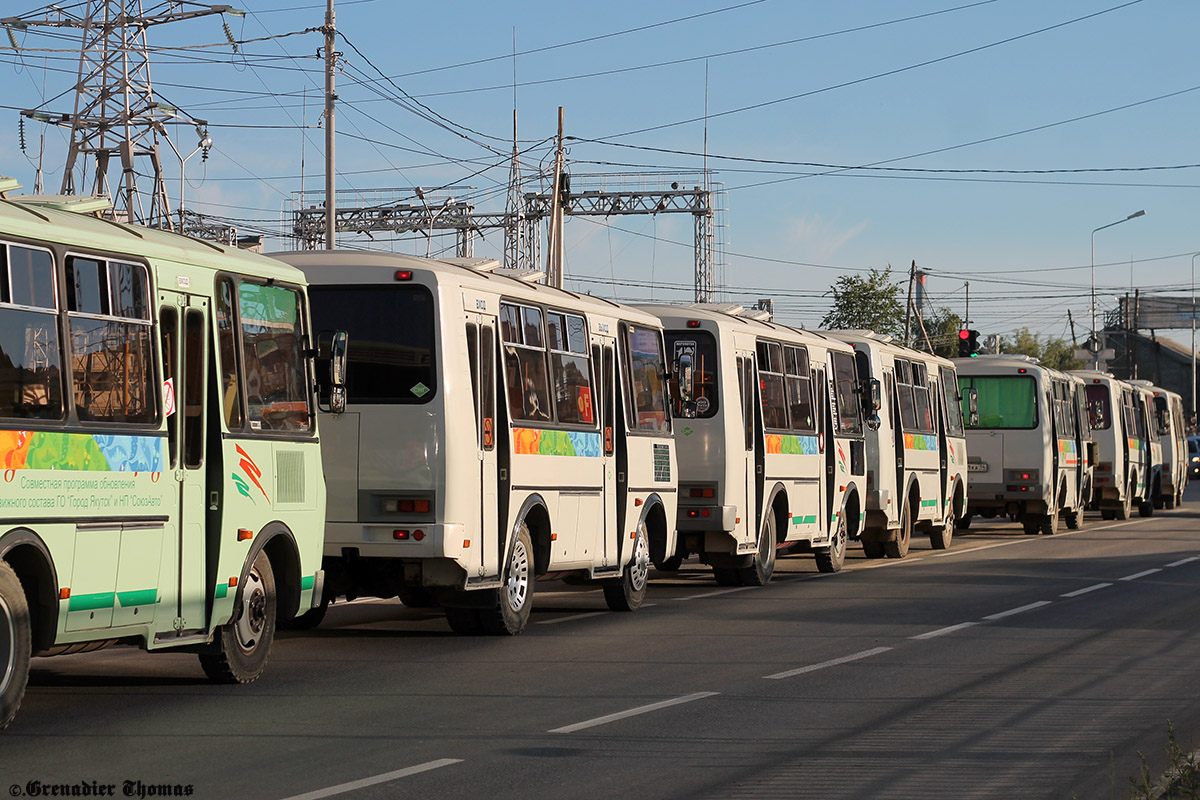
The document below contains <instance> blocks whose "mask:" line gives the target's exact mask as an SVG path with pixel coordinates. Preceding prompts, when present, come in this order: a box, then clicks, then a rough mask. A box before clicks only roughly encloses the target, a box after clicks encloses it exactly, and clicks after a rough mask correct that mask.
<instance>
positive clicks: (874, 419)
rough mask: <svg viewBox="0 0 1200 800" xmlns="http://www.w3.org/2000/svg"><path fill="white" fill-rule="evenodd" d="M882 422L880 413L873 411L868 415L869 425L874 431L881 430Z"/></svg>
mask: <svg viewBox="0 0 1200 800" xmlns="http://www.w3.org/2000/svg"><path fill="white" fill-rule="evenodd" d="M882 424H883V421H882V420H881V419H879V415H878V414H875V413H872V414H871V415H870V416H869V417H867V427H868V428H870V429H871V430H873V431H877V430H879V426H880V425H882Z"/></svg>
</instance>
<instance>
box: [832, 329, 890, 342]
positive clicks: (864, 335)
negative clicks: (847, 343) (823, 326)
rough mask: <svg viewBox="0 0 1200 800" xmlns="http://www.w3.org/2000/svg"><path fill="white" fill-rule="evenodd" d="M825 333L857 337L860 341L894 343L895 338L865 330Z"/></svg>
mask: <svg viewBox="0 0 1200 800" xmlns="http://www.w3.org/2000/svg"><path fill="white" fill-rule="evenodd" d="M827 333H844V334H846V335H848V336H857V337H859V338H860V339H872V340H874V341H876V342H884V343H887V342H894V341H896V337H894V336H892V335H891V334H890V333H879V332H877V331H872V330H867V329H865V328H861V329H860V328H844V329H841V330H832V331H827Z"/></svg>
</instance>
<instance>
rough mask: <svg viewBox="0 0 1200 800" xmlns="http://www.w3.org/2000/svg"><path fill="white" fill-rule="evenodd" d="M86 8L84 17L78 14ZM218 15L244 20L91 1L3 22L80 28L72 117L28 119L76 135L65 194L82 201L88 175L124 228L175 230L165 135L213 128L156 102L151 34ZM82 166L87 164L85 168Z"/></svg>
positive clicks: (213, 9) (176, 5)
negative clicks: (143, 166) (143, 183)
mask: <svg viewBox="0 0 1200 800" xmlns="http://www.w3.org/2000/svg"><path fill="white" fill-rule="evenodd" d="M79 9H82V11H79ZM214 14H230V15H233V16H244V14H245V12H243V11H240V10H238V9H235V8H233V7H232V6H227V5H211V4H207V3H196V2H188V1H187V0H164V2H160V3H158V4H157V5H156V6H154V7H153V8H152V9H151V10H150V11H149V12H147V11H146V10H145V9H144V8H143V3H142V0H84V2H80V3H76V4H74V5H71V6H65V5H52V6H47V7H46V8H45V9H42V10H39V11H37V12H33V13H32V14H30V15H27V16H23V17H7V18H4V19H0V24H3V25H4V26H5V27H6V28H9V29H18V30H25V29H28V28H33V27H45V28H78V29H80V30H81V31H82V42H81V46H80V53H79V79H78V82H77V83H76V84H75V110H74V111H73V113H70V114H65V113H59V114H54V113H49V112H46V111H44V110H41V109H34V110H26V111H22V112H21V113H22V114H23V115H24V116H26V117H29V118H31V119H35V120H38V121H40V122H45V123H50V124H54V125H58V126H61V127H64V128H69V129H70V130H71V139H70V144H69V145H68V149H67V160H66V168H65V169H64V170H63V182H62V193H63V194H77V193H78V192H79V187H77V185H76V169H77V167H79V168H80V172H81V173H82V174H83V175H88V174H89V169H88V167H87V159H88V158H91V159H92V167H91V169H90V177H89V178H86V179H85V180H84V181H82V182H81V183H84V184H90V186H88V188H87V192H88V193H90V194H94V195H98V196H106V197H108V198H109V199H110V200H111V201H112V204H113V216H114V217H115V218H116V219H118V220H121V221H128V222H137V223H140V224H143V225H148V226H155V227H167V228H172V229H173V228H174V223H173V222H172V220H171V212H170V207H169V204H168V200H167V190H166V182H165V180H164V176H163V170H162V161H161V157H160V151H159V136H160V135H161V136H163V137H166V135H167V129H166V126H167V125H169V124H185V125H188V126H189V127H201V126H204V125H206V124H207V123H205V122H204V121H203V120H196V119H192V118H191V117H190V116H189V115H187V114H185V113H183V112H181V111H180V110H179V109H177V108H175V107H174V106H171V105H169V104H167V103H163V102H160V101H158V100H157V99H155V96H154V90H153V87H152V85H151V82H150V57H149V48H148V46H147V43H146V31H147V29H149V28H151V27H154V26H157V25H162V24H165V23H168V22H179V21H181V20H186V19H195V18H197V17H207V16H211V15H214ZM139 159H141V160H148V161H149V162H150V169H149V171H148V172H149V174H150V176H151V178H150V182H151V186H150V187H149V190H148V191H142V190H140V189H139V187H138V180H137V177H138V171H137V168H136V163H137V161H138V160H139ZM81 162H82V165H81ZM112 162H115V163H118V164H120V169H121V178H120V180H119V181H117V182H116V183H115V185H114V183H113V182H111V181H110V180H109V178H108V171H109V167H110V164H111V163H112Z"/></svg>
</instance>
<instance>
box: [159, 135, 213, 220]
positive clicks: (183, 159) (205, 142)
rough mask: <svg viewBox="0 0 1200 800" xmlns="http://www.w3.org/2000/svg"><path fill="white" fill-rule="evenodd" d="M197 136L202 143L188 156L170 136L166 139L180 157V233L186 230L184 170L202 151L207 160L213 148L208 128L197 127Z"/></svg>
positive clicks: (185, 183) (198, 143)
mask: <svg viewBox="0 0 1200 800" xmlns="http://www.w3.org/2000/svg"><path fill="white" fill-rule="evenodd" d="M196 135H197V136H198V137H200V141H199V142H197V144H196V149H195V150H193V151H192V152H190V153H188V154H187V155H186V156H185V155H182V154H181V153H180V152H179V150H178V149H177V148H176V147H175V143H174V142H172V141H171V137H169V136H168V137H165V138H166V140H167V144H169V145H170V146H171V149H172V150H174V151H175V155H176V156H178V157H179V232H180V233H183V232H184V230H183V190H184V187H185V186H186V185H187V182H186V180H185V179H184V168H185V167H186V166H187V162H188V159H189V158H191V157H192V156H194V155H196V153H199V152H200V151H201V150H203V151H204V158H206V159H207V158H208V150H209V148H211V147H212V146H213V140H212V137H211V136H209V135H208V129H207V128H201V127H199V126H197V128H196ZM169 217H170V215H169V214H168V218H169Z"/></svg>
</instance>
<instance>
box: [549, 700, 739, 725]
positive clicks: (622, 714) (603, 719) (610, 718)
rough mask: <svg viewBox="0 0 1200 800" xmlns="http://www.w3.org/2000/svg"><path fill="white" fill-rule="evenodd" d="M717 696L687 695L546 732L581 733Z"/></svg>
mask: <svg viewBox="0 0 1200 800" xmlns="http://www.w3.org/2000/svg"><path fill="white" fill-rule="evenodd" d="M717 694H720V692H696V693H695V694H687V695H684V696H683V697H676V698H673V699H671V700H662V701H660V702H657V703H651V704H650V705H648V706H638V707H637V708H631V709H629V710H628V711H618V712H617V713H615V714H607V715H605V716H603V717H596V718H595V719H589V720H586V721H584V722H576V723H575V724H574V725H564V726H562V727H561V728H554V729H553V730H550V731H547V733H574V732H575V731H581V730H583V729H584V728H594V727H596V726H597V725H606V724H608V723H610V722H616V721H617V720H620V719H626V718H628V717H636V716H638V715H639V714H648V713H650V712H651V711H658V710H659V709H660V708H669V707H670V706H677V705H680V704H682V703H690V702H692V701H693V700H703V699H704V698H706V697H712V696H713V695H717Z"/></svg>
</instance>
